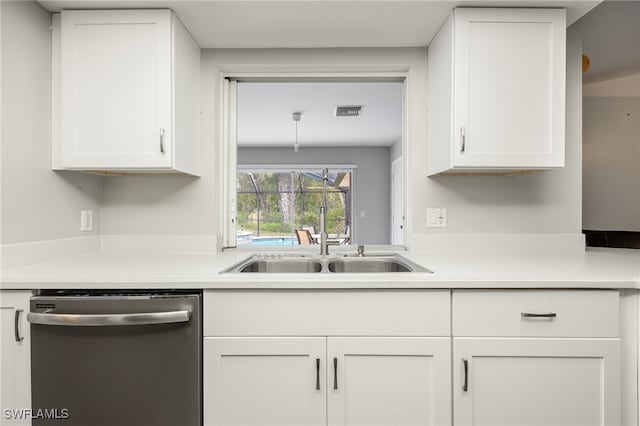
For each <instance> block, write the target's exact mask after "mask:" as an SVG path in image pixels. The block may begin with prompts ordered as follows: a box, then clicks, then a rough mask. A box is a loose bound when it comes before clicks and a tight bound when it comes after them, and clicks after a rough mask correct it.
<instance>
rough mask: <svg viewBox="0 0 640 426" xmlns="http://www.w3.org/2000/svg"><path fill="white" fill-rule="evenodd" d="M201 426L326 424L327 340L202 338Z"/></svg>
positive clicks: (315, 338) (319, 338) (309, 338)
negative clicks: (202, 420) (202, 412)
mask: <svg viewBox="0 0 640 426" xmlns="http://www.w3.org/2000/svg"><path fill="white" fill-rule="evenodd" d="M203 351H204V355H203V361H204V368H203V371H204V380H203V382H204V424H205V425H255V426H258V425H283V426H284V425H324V424H326V416H327V412H326V386H325V374H324V372H325V371H326V362H325V360H326V339H325V338H322V337H237V338H234V337H231V338H228V337H224V338H216V337H207V338H205V339H204V345H203Z"/></svg>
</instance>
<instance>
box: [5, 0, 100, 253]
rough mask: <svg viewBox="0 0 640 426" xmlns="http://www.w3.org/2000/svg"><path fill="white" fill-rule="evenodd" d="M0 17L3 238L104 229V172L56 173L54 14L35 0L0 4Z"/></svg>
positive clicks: (33, 238) (10, 240)
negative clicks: (84, 214) (86, 222)
mask: <svg viewBox="0 0 640 426" xmlns="http://www.w3.org/2000/svg"><path fill="white" fill-rule="evenodd" d="M0 8H1V15H2V18H1V20H2V34H1V38H2V117H1V118H2V160H1V172H0V180H1V182H2V183H1V192H0V193H1V205H2V206H1V216H2V218H1V226H0V231H1V232H0V242H1V243H2V244H9V243H19V242H28V241H39V240H50V239H58V238H67V237H75V236H81V235H90V234H92V233H81V232H80V210H81V209H92V210H93V211H94V231H93V234H96V233H99V232H100V210H99V203H100V178H98V177H96V176H89V175H85V174H81V173H73V172H62V173H57V172H53V171H51V30H50V29H49V26H50V25H51V15H50V13H49V12H47V11H46V10H44V9H43V8H42V6H40V5H39V4H38V3H35V2H30V1H25V2H21V1H15V2H14V1H2V2H0Z"/></svg>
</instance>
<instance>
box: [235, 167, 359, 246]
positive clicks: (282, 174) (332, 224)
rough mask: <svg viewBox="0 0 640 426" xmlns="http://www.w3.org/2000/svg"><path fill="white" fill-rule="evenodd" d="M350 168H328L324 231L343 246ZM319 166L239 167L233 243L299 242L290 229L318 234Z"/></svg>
mask: <svg viewBox="0 0 640 426" xmlns="http://www.w3.org/2000/svg"><path fill="white" fill-rule="evenodd" d="M352 183H353V170H339V169H333V170H332V169H330V170H329V180H328V183H327V214H326V216H327V232H328V233H329V234H334V235H335V236H340V237H341V238H340V242H341V243H345V244H348V243H349V240H350V238H349V237H350V233H351V223H352V217H351V210H352V209H351V203H352V199H351V198H352ZM321 205H322V167H318V168H308V169H307V168H305V169H277V170H276V169H271V170H262V169H260V170H259V169H243V168H239V169H238V175H237V218H238V222H237V223H238V244H247V243H251V244H276V245H292V244H298V240H297V238H296V236H295V230H296V229H298V230H300V229H306V230H309V232H310V233H311V234H312V235H315V234H317V233H318V232H320V221H319V217H320V206H321Z"/></svg>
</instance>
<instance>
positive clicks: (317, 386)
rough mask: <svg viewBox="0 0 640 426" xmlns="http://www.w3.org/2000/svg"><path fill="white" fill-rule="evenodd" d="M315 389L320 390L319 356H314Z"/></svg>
mask: <svg viewBox="0 0 640 426" xmlns="http://www.w3.org/2000/svg"><path fill="white" fill-rule="evenodd" d="M316 390H320V358H316Z"/></svg>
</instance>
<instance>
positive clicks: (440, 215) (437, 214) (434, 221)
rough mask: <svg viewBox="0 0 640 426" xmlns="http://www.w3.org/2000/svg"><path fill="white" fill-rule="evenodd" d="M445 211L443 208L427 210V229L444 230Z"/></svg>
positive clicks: (445, 222)
mask: <svg viewBox="0 0 640 426" xmlns="http://www.w3.org/2000/svg"><path fill="white" fill-rule="evenodd" d="M446 227H447V209H446V208H444V207H428V208H427V228H446Z"/></svg>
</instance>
